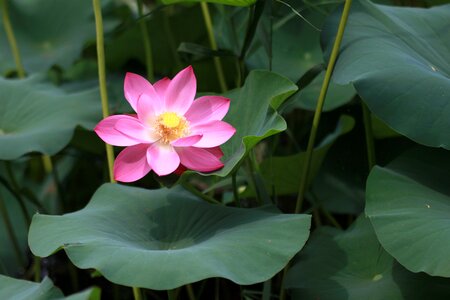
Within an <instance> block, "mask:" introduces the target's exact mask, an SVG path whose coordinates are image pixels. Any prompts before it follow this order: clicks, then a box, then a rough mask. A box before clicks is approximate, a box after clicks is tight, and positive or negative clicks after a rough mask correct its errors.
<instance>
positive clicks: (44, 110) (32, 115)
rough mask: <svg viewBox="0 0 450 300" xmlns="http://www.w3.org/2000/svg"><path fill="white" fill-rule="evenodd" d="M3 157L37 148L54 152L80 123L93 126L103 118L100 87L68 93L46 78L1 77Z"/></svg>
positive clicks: (0, 137) (0, 157)
mask: <svg viewBox="0 0 450 300" xmlns="http://www.w3.org/2000/svg"><path fill="white" fill-rule="evenodd" d="M0 90H1V91H2V96H1V101H0V145H1V146H0V159H4V160H11V159H16V158H18V157H20V156H22V155H24V154H26V153H29V152H33V151H37V152H41V153H44V154H49V155H53V154H55V153H56V152H58V151H60V150H61V149H62V148H64V147H65V146H66V145H67V144H68V143H69V141H70V139H71V137H72V134H73V131H74V129H75V127H76V126H77V125H81V126H83V127H86V128H92V127H93V126H95V123H96V122H97V121H98V120H99V119H100V118H101V107H100V100H99V94H98V89H91V90H87V91H81V92H77V93H70V94H69V93H66V92H64V91H63V90H61V89H59V88H56V87H55V86H52V85H50V84H45V83H43V82H42V78H40V77H37V76H34V77H30V78H28V79H22V80H10V79H0Z"/></svg>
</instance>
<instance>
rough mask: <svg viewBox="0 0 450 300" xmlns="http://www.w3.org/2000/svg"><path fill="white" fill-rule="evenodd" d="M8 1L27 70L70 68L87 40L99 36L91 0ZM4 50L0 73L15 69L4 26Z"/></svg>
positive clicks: (0, 46) (0, 38)
mask: <svg viewBox="0 0 450 300" xmlns="http://www.w3.org/2000/svg"><path fill="white" fill-rule="evenodd" d="M8 4H9V5H8V8H9V13H10V19H11V23H12V27H13V31H14V34H15V37H16V39H17V45H18V48H19V52H20V55H21V57H22V62H23V65H24V67H25V70H26V71H27V72H39V71H45V70H47V69H48V68H49V67H51V66H52V65H59V66H61V67H63V68H66V67H68V66H69V65H70V64H72V63H73V62H74V61H75V60H76V59H77V58H78V57H79V56H80V54H81V51H82V49H83V47H84V45H85V43H86V41H88V40H89V39H94V38H95V24H94V17H93V11H92V2H91V1H85V0H83V1H58V0H34V1H28V0H15V1H8ZM0 21H1V20H0ZM105 21H106V22H105V28H106V29H108V28H109V27H111V25H113V23H110V22H108V20H107V19H106V20H105ZM0 51H1V53H2V55H1V56H0V72H2V73H4V72H5V71H7V70H10V69H15V67H16V66H15V65H14V59H13V56H12V52H11V48H10V46H9V43H8V40H7V38H6V34H5V32H4V29H3V26H1V28H0Z"/></svg>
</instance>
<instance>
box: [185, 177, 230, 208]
mask: <svg viewBox="0 0 450 300" xmlns="http://www.w3.org/2000/svg"><path fill="white" fill-rule="evenodd" d="M181 186H182V187H184V188H185V189H186V190H188V191H189V192H191V193H192V194H194V195H195V196H197V197H199V198H200V199H202V200H205V201H206V202H209V203H213V204H222V203H221V202H219V201H217V200H216V199H214V198H213V197H210V196H208V195H206V194H203V193H202V192H200V191H199V190H197V189H196V188H195V187H193V186H192V185H191V184H189V183H188V182H183V183H181Z"/></svg>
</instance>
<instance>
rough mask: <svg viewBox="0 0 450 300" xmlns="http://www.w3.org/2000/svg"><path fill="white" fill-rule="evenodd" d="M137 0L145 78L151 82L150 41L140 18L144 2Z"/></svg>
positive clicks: (152, 77)
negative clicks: (145, 69) (145, 71)
mask: <svg viewBox="0 0 450 300" xmlns="http://www.w3.org/2000/svg"><path fill="white" fill-rule="evenodd" d="M137 2H138V14H139V18H141V19H140V20H139V26H140V27H141V33H142V40H143V42H144V51H145V66H146V68H147V79H148V80H150V81H151V82H153V81H154V80H155V77H154V75H153V56H152V45H151V43H150V38H149V32H148V27H147V23H146V22H145V20H144V19H142V16H143V15H144V13H143V10H144V4H143V2H142V0H137Z"/></svg>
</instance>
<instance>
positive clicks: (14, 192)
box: [0, 161, 31, 226]
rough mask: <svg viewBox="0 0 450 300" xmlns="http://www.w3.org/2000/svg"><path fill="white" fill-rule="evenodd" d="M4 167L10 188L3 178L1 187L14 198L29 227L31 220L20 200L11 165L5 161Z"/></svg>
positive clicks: (20, 196) (22, 201)
mask: <svg viewBox="0 0 450 300" xmlns="http://www.w3.org/2000/svg"><path fill="white" fill-rule="evenodd" d="M5 166H6V172H7V173H8V176H9V181H10V182H11V185H12V188H11V187H10V186H9V185H8V183H7V182H6V181H4V180H3V178H0V182H1V183H2V184H3V186H4V187H5V188H6V189H7V190H8V191H9V192H10V193H11V194H12V195H13V196H14V198H16V200H17V202H18V203H19V206H20V210H21V211H22V214H23V217H24V220H25V222H26V225H27V226H30V224H31V219H30V216H29V215H28V210H27V206H26V205H25V201H24V200H23V198H22V195H21V193H20V188H19V185H18V184H17V180H16V177H15V176H14V172H13V170H12V168H11V163H10V162H9V161H5Z"/></svg>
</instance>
